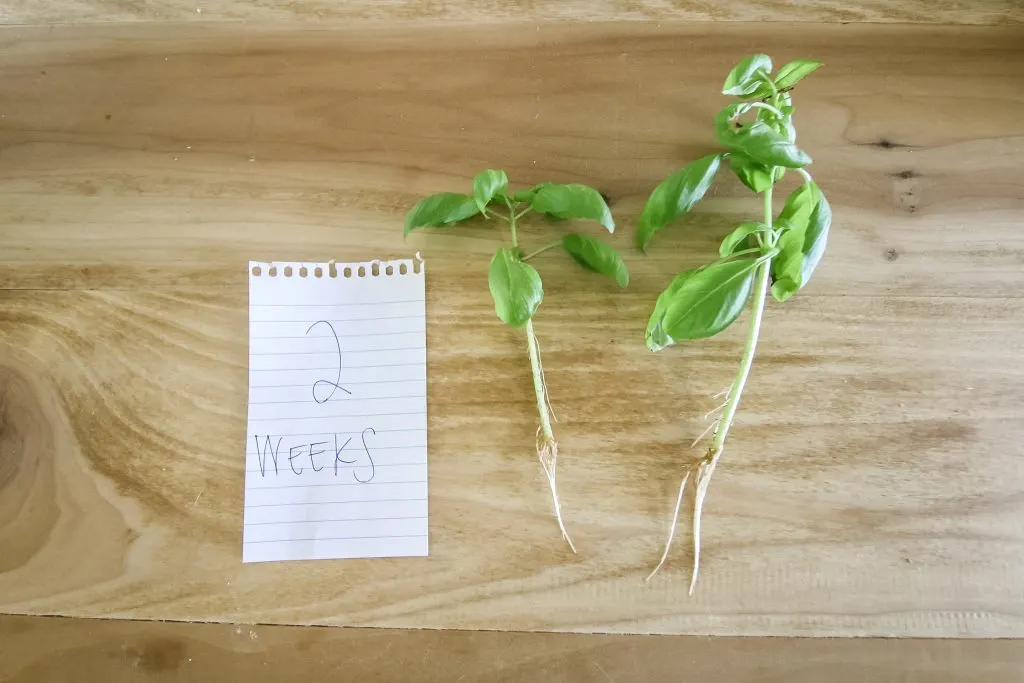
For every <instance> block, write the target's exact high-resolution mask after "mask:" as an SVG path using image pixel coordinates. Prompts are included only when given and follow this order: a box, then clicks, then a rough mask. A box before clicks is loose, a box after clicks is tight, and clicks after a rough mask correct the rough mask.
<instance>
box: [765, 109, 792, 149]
mask: <svg viewBox="0 0 1024 683" xmlns="http://www.w3.org/2000/svg"><path fill="white" fill-rule="evenodd" d="M780 111H781V110H780ZM757 120H758V121H763V122H764V123H766V124H768V126H769V127H770V128H771V129H772V130H774V131H775V132H776V133H778V134H779V135H781V136H782V137H784V138H786V139H787V140H789V141H790V142H796V127H795V126H794V125H793V120H792V119H791V118H789V117H786V116H783V117H781V118H780V117H778V116H776V115H775V112H773V111H769V110H767V109H758V110H757Z"/></svg>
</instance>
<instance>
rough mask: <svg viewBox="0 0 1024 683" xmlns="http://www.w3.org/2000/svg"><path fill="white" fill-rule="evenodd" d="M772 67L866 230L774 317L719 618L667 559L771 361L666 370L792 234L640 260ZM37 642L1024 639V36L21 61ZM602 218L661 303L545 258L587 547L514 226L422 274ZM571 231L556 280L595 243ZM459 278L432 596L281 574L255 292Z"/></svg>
mask: <svg viewBox="0 0 1024 683" xmlns="http://www.w3.org/2000/svg"><path fill="white" fill-rule="evenodd" d="M754 48H758V49H762V50H764V51H767V52H769V53H771V54H773V55H775V56H776V58H777V59H779V60H785V59H789V58H793V57H797V56H811V57H815V58H819V59H822V60H823V61H825V62H826V64H827V66H826V67H825V68H824V69H823V70H822V71H821V72H820V75H819V74H815V77H814V78H812V79H810V80H809V81H808V82H807V84H806V87H801V89H800V91H799V92H798V94H797V103H798V107H799V111H798V114H797V118H798V127H799V128H800V130H801V141H802V144H803V145H804V146H805V148H806V149H807V150H808V151H809V152H810V153H811V154H812V155H813V156H814V158H815V165H814V167H813V169H812V170H813V171H814V173H815V176H816V178H817V179H818V181H819V182H820V184H821V185H822V186H823V188H825V191H826V192H827V193H828V194H829V197H830V199H831V201H832V204H833V207H834V210H835V214H836V222H835V226H834V229H833V231H834V236H833V238H832V240H831V246H830V251H829V253H828V255H827V257H826V259H825V261H824V262H823V264H822V267H821V269H820V271H819V274H818V275H816V276H815V280H814V282H813V283H812V284H811V285H810V286H809V287H808V288H807V289H806V290H805V291H804V292H802V293H801V294H800V296H798V297H796V298H795V299H794V300H793V301H792V302H790V304H788V305H786V306H785V307H773V308H771V310H770V311H769V313H768V317H767V322H766V328H765V334H764V341H763V346H762V349H761V351H760V354H759V357H758V360H757V362H756V364H755V368H754V373H753V376H752V380H751V383H750V387H749V390H748V393H747V394H746V395H745V399H744V404H743V408H742V410H741V414H740V417H739V420H738V423H737V424H736V426H735V428H734V431H733V437H731V438H730V443H729V446H728V448H727V453H726V455H725V457H724V458H723V460H722V462H721V465H720V467H719V470H718V472H717V474H716V479H715V481H714V483H713V484H712V489H711V493H710V496H709V498H708V501H707V507H706V513H705V536H704V564H703V575H702V580H701V583H700V584H699V585H698V588H697V592H696V594H695V595H694V597H693V598H687V596H686V584H687V579H688V564H689V560H690V552H689V550H688V537H687V535H686V534H684V535H683V536H682V542H681V543H679V544H678V545H677V546H676V548H675V551H674V552H673V554H672V557H671V559H670V562H669V565H668V567H667V569H666V570H665V571H664V572H663V573H662V574H661V575H659V576H658V577H657V578H656V579H655V580H654V581H652V582H651V583H649V584H644V582H643V577H644V575H645V574H646V573H647V571H648V570H649V569H650V568H651V567H652V565H653V563H654V562H655V561H656V560H657V558H658V555H659V554H660V551H661V547H662V542H663V539H664V534H665V530H666V525H667V522H668V519H669V515H670V513H671V507H672V504H673V502H674V496H675V491H676V486H677V484H678V476H679V472H680V464H681V463H682V462H683V461H684V460H685V459H687V458H689V457H691V453H692V452H691V451H687V450H686V447H687V446H688V444H689V442H690V440H692V438H693V437H694V436H696V435H697V434H698V433H699V432H700V431H701V430H702V429H703V426H704V425H703V423H702V421H701V416H702V415H703V413H704V412H705V411H707V410H709V409H711V408H713V407H714V405H715V402H714V401H713V399H712V395H713V394H715V393H717V392H718V391H720V390H721V389H722V388H724V387H725V385H726V384H727V383H728V381H729V380H730V378H731V377H732V374H733V372H734V367H735V362H736V359H737V355H738V352H739V348H740V339H741V336H742V331H741V330H740V329H739V328H737V329H735V330H732V331H730V332H729V333H727V334H726V335H724V336H723V337H721V338H716V339H714V340H711V341H707V342H702V343H697V344H691V345H688V346H685V347H682V348H674V349H670V350H669V351H667V352H665V353H661V354H651V353H649V352H647V351H646V350H645V349H644V347H643V340H642V330H643V325H644V322H645V320H646V317H647V314H648V311H649V307H650V305H651V303H652V301H653V298H654V296H655V295H656V293H657V292H658V291H659V290H660V288H661V287H662V286H663V285H664V284H665V283H666V282H667V281H668V279H669V278H670V277H671V276H672V275H673V274H674V273H675V272H676V271H678V270H679V269H681V268H683V267H686V266H689V265H693V264H695V263H698V262H700V261H701V260H702V259H705V258H707V257H708V255H709V254H711V253H712V251H713V249H714V246H715V243H716V240H717V239H718V238H719V237H720V236H721V235H723V234H724V233H725V232H726V231H727V230H729V229H730V228H731V226H732V225H733V224H734V223H735V222H737V221H738V220H740V219H741V218H743V217H744V216H747V215H756V212H757V211H758V208H757V202H756V200H755V199H752V198H750V197H749V196H748V195H747V194H746V193H744V192H742V191H741V189H740V187H739V186H738V184H737V183H736V182H733V181H732V180H730V179H724V180H723V181H722V182H720V183H719V184H718V185H717V186H716V189H715V191H714V193H713V196H711V197H710V198H709V200H708V201H707V202H706V203H704V204H702V205H701V207H700V209H699V211H698V212H697V214H696V215H695V216H694V217H693V219H692V220H689V221H687V222H686V224H684V225H679V226H676V227H674V228H672V229H670V230H666V231H664V233H663V234H659V236H658V238H657V239H656V241H655V243H654V244H653V246H652V249H651V251H650V255H649V256H648V257H643V256H641V255H640V254H638V253H637V252H636V251H635V250H633V249H632V248H631V246H630V245H631V244H632V233H633V229H632V228H633V225H634V221H635V217H636V216H637V214H638V212H639V209H640V206H641V205H642V202H643V200H644V198H645V197H646V194H647V192H649V190H650V189H651V188H652V187H653V186H654V184H655V183H656V182H657V181H658V179H660V178H661V177H663V176H664V175H665V174H667V173H669V172H670V171H672V170H674V169H675V168H677V167H679V166H680V165H682V164H683V163H685V162H686V161H688V160H691V159H693V158H696V157H697V156H699V155H702V154H705V153H708V152H709V151H710V150H711V149H713V145H714V143H713V135H712V132H711V131H712V129H711V120H712V117H713V115H714V113H715V112H716V111H717V109H718V108H719V107H720V106H721V105H722V103H723V100H724V98H722V97H721V96H720V95H716V92H717V88H718V87H719V86H720V82H721V79H722V75H723V74H724V73H725V71H726V70H727V69H728V67H729V66H730V65H731V64H732V63H733V62H734V61H735V60H736V58H737V57H738V56H739V55H742V54H745V53H747V52H749V51H750V50H752V49H754ZM0 50H2V51H3V53H4V55H5V58H4V60H3V63H2V65H0V115H2V118H0V197H2V201H0V288H2V290H0V372H2V375H3V381H2V385H0V386H2V397H3V398H2V407H3V412H2V416H3V419H2V426H3V428H2V430H0V612H8V613H28V614H62V615H76V616H104V617H132V618H143V619H176V620H215V621H219V620H225V621H241V622H275V623H303V624H334V625H373V626H389V627H417V628H418V627H432V628H433V627H439V628H466V629H519V630H565V631H602V632H603V631H609V632H632V633H699V634H765V635H893V636H942V637H950V636H968V637H976V636H1021V635H1024V573H1022V572H1021V571H1020V566H1021V561H1022V559H1024V551H1022V548H1024V546H1022V541H1024V530H1022V528H1021V524H1020V519H1021V515H1022V513H1024V459H1022V457H1021V456H1022V451H1024V446H1022V443H1024V427H1022V425H1024V422H1022V421H1021V419H1020V418H1021V414H1022V408H1021V398H1022V396H1024V369H1022V367H1021V365H1020V363H1019V358H1020V352H1021V349H1022V342H1024V329H1022V325H1021V316H1022V314H1024V300H1022V299H1021V296H1020V292H1021V291H1022V285H1024V269H1022V268H1021V254H1022V253H1024V251H1022V250H1024V235H1022V233H1021V230H1020V225H1021V222H1022V219H1024V184H1022V182H1021V180H1022V179H1024V161H1022V160H1024V117H1022V116H1021V115H1020V112H1021V104H1022V99H1024V95H1022V92H1024V90H1022V89H1021V87H1020V86H1021V85H1022V84H1024V42H1022V41H1021V40H1020V32H1019V30H1014V29H999V28H988V29H965V28H957V29H954V28H943V29H938V28H912V27H864V26H822V25H813V26H802V27H788V28H783V27H779V26H760V25H732V26H709V25H704V26H699V27H686V26H664V27H661V28H658V27H654V26H638V25H634V26H629V25H626V26H622V25H587V26H572V27H569V26H533V25H530V26H529V27H526V28H525V29H524V30H522V31H508V30H505V29H498V28H486V27H480V28H474V29H472V30H467V29H458V28H451V29H437V30H417V31H405V30H394V31H377V32H370V31H363V30H359V31H351V32H346V31H339V30H331V31H316V30H295V29H271V28H269V27H264V28H260V27H256V26H248V27H244V28H241V27H237V26H184V25H183V26H135V27H115V26H107V27H103V26H99V27H74V28H71V27H55V28H53V29H45V28H34V29H28V28H25V29H22V28H8V29H5V30H4V31H2V32H0ZM486 166H495V167H501V168H505V169H507V170H508V172H509V175H510V176H511V177H512V178H513V180H514V182H516V183H519V184H523V185H525V184H528V183H533V182H536V181H540V180H544V179H551V180H558V181H583V182H588V183H591V184H594V185H596V186H597V187H599V188H601V189H602V190H603V191H605V192H606V193H607V194H608V195H609V197H610V198H611V201H612V204H613V211H614V213H615V215H616V216H617V218H618V220H619V222H620V226H621V230H620V233H619V234H617V235H616V236H615V238H614V242H615V243H616V244H617V245H618V246H619V247H621V248H623V249H624V250H625V253H626V256H627V259H628V261H629V263H630V265H631V266H632V268H633V283H632V285H631V287H630V289H629V290H627V291H626V292H619V291H616V288H615V285H614V284H613V283H611V282H610V281H608V282H605V281H604V280H602V279H601V278H597V277H587V276H585V275H582V274H581V273H580V271H578V270H576V269H575V268H574V267H573V266H572V265H571V264H567V263H566V261H565V259H564V258H562V257H559V256H557V255H555V254H550V255H545V256H543V257H541V258H540V259H539V260H538V261H539V263H538V267H539V269H540V271H541V273H542V274H543V276H544V277H545V285H546V291H547V299H546V300H545V302H544V305H543V307H542V308H541V310H540V313H539V315H538V319H537V328H538V334H539V336H540V339H541V344H542V346H543V348H544V351H545V354H546V355H545V360H546V369H547V377H548V382H549V387H550V390H551V397H552V401H553V403H554V408H555V411H556V413H557V414H558V416H559V418H560V422H559V423H558V425H557V427H556V430H557V434H558V436H559V438H560V441H561V455H562V457H561V461H560V467H561V470H560V485H561V493H562V497H563V502H564V506H565V513H566V518H567V522H568V524H569V525H570V528H571V529H572V531H573V532H574V535H575V540H576V541H577V543H578V546H579V548H580V554H579V555H576V556H574V555H572V554H571V553H569V552H568V551H567V549H566V548H565V546H564V544H563V543H562V542H561V540H560V539H559V536H558V533H557V529H556V527H555V525H554V523H553V521H552V518H551V514H550V509H549V499H548V497H547V493H546V490H545V488H544V482H543V478H542V474H541V470H540V467H539V465H538V463H537V461H536V457H535V455H534V452H533V446H534V432H535V429H536V415H535V411H534V407H533V403H532V392H531V390H530V380H529V369H528V362H527V358H526V351H525V345H524V341H523V339H522V337H521V336H520V335H519V334H517V333H515V332H513V331H510V330H508V329H506V328H505V327H503V326H502V325H501V324H500V323H499V322H498V321H497V319H496V318H495V316H494V314H493V309H492V305H491V302H490V300H489V295H488V292H487V286H486V278H485V272H486V265H487V261H488V259H489V255H490V253H491V252H492V251H493V249H494V248H495V247H496V246H497V245H498V244H499V240H500V239H502V236H501V235H500V234H499V232H498V231H496V230H494V229H493V228H491V227H488V226H481V225H476V226H468V227H465V228H458V229H453V230H449V231H438V232H434V233H430V234H417V235H415V236H412V237H410V238H409V240H408V241H407V242H405V243H403V241H402V239H401V218H402V215H403V213H404V211H405V210H406V208H407V207H408V206H409V205H410V204H411V203H412V202H413V201H414V200H415V198H416V197H417V196H419V195H421V194H424V193H427V192H431V191H436V190H459V189H461V188H465V187H466V184H467V182H468V179H469V177H470V176H471V175H472V173H473V172H475V171H476V170H478V169H480V168H483V167H486ZM558 230H559V228H558V227H557V226H550V225H545V224H543V223H542V222H534V223H530V224H528V225H527V227H526V228H525V229H524V239H525V240H526V242H527V244H531V243H539V242H542V240H544V239H549V238H550V236H551V235H552V234H556V233H557V231H558ZM417 250H419V251H422V253H423V255H424V256H425V257H426V259H427V261H428V263H429V277H428V303H427V306H428V320H429V325H428V333H427V339H428V347H429V350H428V372H429V410H430V494H431V498H430V515H431V517H430V530H431V535H432V536H431V556H430V557H429V558H426V559H395V560H365V561H364V560H360V561H337V562H313V563H280V564H266V565H246V566H243V565H242V564H241V563H240V532H241V512H242V470H243V448H244V444H243V440H244V428H245V427H244V425H245V411H246V381H247V373H246V359H247V356H246V267H245V264H246V261H247V260H248V259H330V258H335V259H339V260H355V259H364V258H370V257H394V256H401V255H409V254H411V253H413V252H415V251H417Z"/></svg>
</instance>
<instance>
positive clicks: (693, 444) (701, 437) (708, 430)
mask: <svg viewBox="0 0 1024 683" xmlns="http://www.w3.org/2000/svg"><path fill="white" fill-rule="evenodd" d="M713 429H718V420H715V421H714V422H712V423H711V424H709V425H708V426H707V428H705V429H704V431H703V432H701V433H700V436H698V437H697V438H696V439H694V440H693V443H691V444H690V448H693V447H694V446H696V445H697V444H698V443H700V440H701V439H703V438H704V437H705V436H707V435H708V432H710V431H711V430H713Z"/></svg>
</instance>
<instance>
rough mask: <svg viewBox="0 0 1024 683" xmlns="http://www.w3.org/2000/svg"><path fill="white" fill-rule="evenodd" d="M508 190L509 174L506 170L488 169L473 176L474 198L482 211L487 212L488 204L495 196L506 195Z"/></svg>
mask: <svg viewBox="0 0 1024 683" xmlns="http://www.w3.org/2000/svg"><path fill="white" fill-rule="evenodd" d="M507 191H508V176H507V175H505V172H504V171H496V170H494V169H487V170H486V171H481V172H480V173H477V174H476V177H474V178H473V199H474V200H475V201H476V206H477V208H478V209H480V213H483V214H486V213H487V205H488V204H490V203H491V200H492V199H494V198H495V197H499V198H500V197H504V196H505V193H506V192H507Z"/></svg>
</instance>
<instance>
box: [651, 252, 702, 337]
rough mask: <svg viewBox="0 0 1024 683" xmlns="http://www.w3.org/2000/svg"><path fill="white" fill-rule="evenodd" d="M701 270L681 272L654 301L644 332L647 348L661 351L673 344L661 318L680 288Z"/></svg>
mask: <svg viewBox="0 0 1024 683" xmlns="http://www.w3.org/2000/svg"><path fill="white" fill-rule="evenodd" d="M698 271H700V268H696V269H694V270H686V271H683V272H682V273H679V274H678V275H676V276H675V277H674V278H672V282H670V283H669V285H668V287H666V288H665V290H664V291H662V293H661V294H659V295H658V299H657V301H655V302H654V310H653V311H652V312H651V317H650V319H648V321H647V330H646V332H645V333H644V341H645V342H646V344H647V348H648V349H650V350H651V351H661V350H662V349H663V348H665V347H666V346H669V345H670V344H673V343H674V341H673V340H671V339H669V338H668V336H667V335H666V334H665V330H664V329H663V328H662V326H661V319H662V318H663V317H664V316H665V311H666V310H667V309H668V305H669V304H670V303H671V302H672V297H673V296H674V295H675V293H676V292H677V291H679V288H680V287H682V286H683V284H684V283H685V282H686V281H687V280H688V279H689V278H691V277H693V275H694V273H697V272H698Z"/></svg>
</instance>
